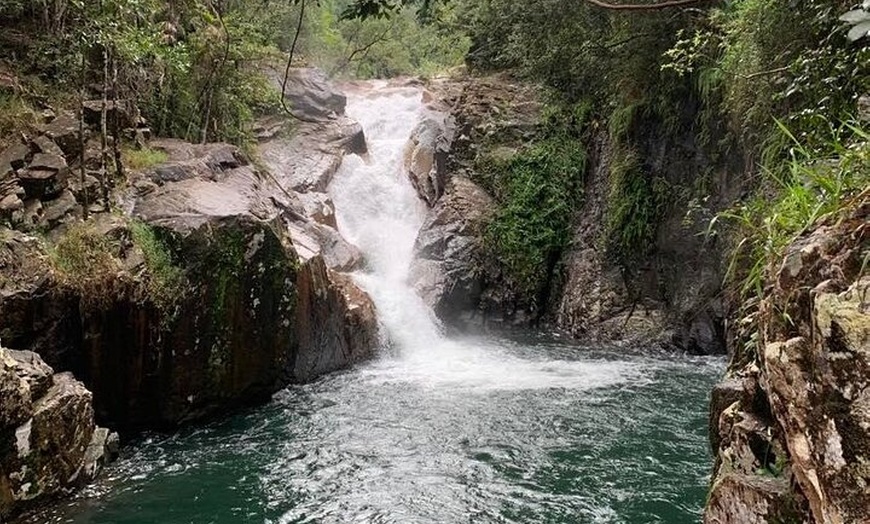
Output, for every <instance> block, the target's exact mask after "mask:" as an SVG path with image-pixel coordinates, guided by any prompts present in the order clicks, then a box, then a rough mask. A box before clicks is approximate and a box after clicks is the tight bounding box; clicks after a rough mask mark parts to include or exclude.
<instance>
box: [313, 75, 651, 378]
mask: <svg viewBox="0 0 870 524" xmlns="http://www.w3.org/2000/svg"><path fill="white" fill-rule="evenodd" d="M422 111H423V103H422V93H421V91H420V90H418V89H416V88H389V87H386V85H385V84H384V83H380V84H378V83H372V84H371V85H370V87H369V88H367V89H366V88H363V89H361V90H359V91H358V92H356V93H352V94H350V95H349V97H348V105H347V113H348V115H349V116H351V117H352V118H355V119H356V120H357V121H359V122H360V123H361V124H362V126H363V129H364V130H365V133H366V139H367V142H368V146H369V155H368V158H367V159H366V160H363V159H361V158H359V157H356V156H352V157H348V158H346V159H345V160H344V162H343V164H342V166H341V168H340V169H339V171H338V173H336V175H335V177H334V179H333V182H332V184H331V185H330V188H329V192H330V195H331V197H332V199H333V202H334V203H335V209H336V219H337V221H338V228H339V231H341V233H342V234H343V235H344V237H345V238H346V239H347V240H348V241H350V242H351V243H353V244H355V245H356V246H357V247H359V248H360V250H361V251H362V252H363V254H364V255H365V257H366V260H367V262H368V269H367V270H366V271H364V272H359V273H357V274H355V275H354V277H355V279H356V281H357V283H358V284H359V285H360V286H361V287H362V288H363V289H365V290H366V291H367V292H368V293H369V295H370V296H371V297H372V300H373V301H374V303H375V306H376V308H377V311H378V316H379V319H380V321H381V323H382V325H383V326H384V328H385V330H386V334H387V336H388V338H389V340H390V341H391V344H392V346H393V347H394V348H395V349H396V354H395V355H392V356H391V357H390V358H385V359H382V360H381V361H379V362H377V363H376V364H375V365H373V366H370V367H368V368H365V369H363V370H361V373H364V374H365V375H366V376H367V378H368V379H369V380H371V381H373V382H383V381H386V382H392V381H407V382H415V383H419V384H421V385H424V386H433V387H434V386H449V387H451V388H460V389H462V390H485V391H489V390H518V389H542V388H556V387H561V388H579V389H587V388H593V387H601V386H608V385H612V384H616V383H619V382H623V381H626V380H630V379H637V378H638V377H639V376H640V375H641V373H640V367H641V366H640V365H639V364H637V363H628V362H614V361H601V360H585V361H584V360H579V361H575V360H546V359H542V360H537V359H529V358H528V357H527V356H522V357H520V356H517V355H515V354H512V353H511V352H510V351H508V349H507V348H506V347H504V346H503V345H501V344H499V343H497V342H492V341H480V340H475V341H473V342H472V341H463V340H451V339H449V338H447V337H445V336H444V335H443V334H442V332H441V329H440V328H439V325H438V322H437V320H436V319H435V318H434V315H433V313H432V311H431V310H430V309H429V308H428V307H427V306H426V304H425V303H424V302H423V300H422V299H421V298H420V297H419V296H418V295H417V294H416V292H415V291H414V289H413V287H412V286H411V284H410V283H409V282H408V273H409V268H410V265H411V262H412V257H413V248H414V241H415V239H416V237H417V233H418V231H419V230H420V227H421V225H422V224H423V221H424V219H425V214H426V207H425V205H424V204H423V203H422V201H421V200H420V198H419V197H418V196H417V193H416V191H415V190H414V188H413V186H412V185H411V183H410V181H409V180H408V177H407V176H406V175H405V173H404V172H403V166H402V157H403V149H404V146H405V144H406V143H407V141H408V138H409V137H410V135H411V132H412V130H413V129H414V126H415V125H416V124H417V123H418V122H419V121H420V118H421V115H422Z"/></svg>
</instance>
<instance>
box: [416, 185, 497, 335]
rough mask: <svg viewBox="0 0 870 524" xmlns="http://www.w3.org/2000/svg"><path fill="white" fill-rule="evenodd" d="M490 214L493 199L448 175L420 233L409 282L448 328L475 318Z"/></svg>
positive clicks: (475, 186)
mask: <svg viewBox="0 0 870 524" xmlns="http://www.w3.org/2000/svg"><path fill="white" fill-rule="evenodd" d="M493 209H494V204H493V201H492V198H491V197H490V196H489V195H488V194H487V193H486V191H484V190H483V189H482V188H481V187H480V186H478V185H477V184H475V183H474V182H472V181H471V180H469V179H468V178H465V177H463V176H453V177H451V178H450V179H449V181H448V182H447V189H446V192H445V194H444V196H443V197H442V198H441V199H440V200H439V201H438V203H437V204H435V207H434V208H433V209H432V211H430V212H429V214H428V216H427V217H426V221H425V222H424V223H423V226H422V227H421V228H420V233H419V234H418V236H417V240H416V242H415V245H414V261H413V263H412V265H411V272H410V280H411V282H412V283H413V284H414V286H415V288H416V290H417V292H418V294H419V295H420V296H421V297H423V299H424V300H425V301H426V303H427V304H429V306H430V307H432V309H433V310H434V312H435V314H436V315H437V316H438V317H439V318H440V319H441V320H442V321H445V322H447V323H448V324H452V325H457V324H467V323H468V322H469V321H470V320H472V319H470V318H466V319H461V318H460V317H461V316H463V315H465V316H468V315H476V314H478V313H477V312H478V306H479V304H480V301H481V295H482V293H483V291H484V284H485V277H484V274H483V260H484V256H485V253H484V249H483V246H482V236H483V228H484V227H485V225H486V222H487V220H488V218H489V216H490V215H491V213H492V212H493ZM463 320H464V321H463Z"/></svg>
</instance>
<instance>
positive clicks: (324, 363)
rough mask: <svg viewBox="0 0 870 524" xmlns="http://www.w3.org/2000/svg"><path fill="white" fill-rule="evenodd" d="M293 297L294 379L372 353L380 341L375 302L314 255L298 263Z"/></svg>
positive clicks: (354, 361)
mask: <svg viewBox="0 0 870 524" xmlns="http://www.w3.org/2000/svg"><path fill="white" fill-rule="evenodd" d="M297 300H298V302H297V314H296V334H297V337H298V349H297V351H296V352H295V354H294V356H295V358H294V359H293V362H292V376H293V377H294V378H295V379H296V380H300V381H308V380H311V379H313V378H316V377H318V376H320V375H322V374H324V373H328V372H330V371H335V370H337V369H341V368H343V367H346V366H347V365H349V364H353V363H357V362H360V361H362V360H366V359H368V358H370V357H372V356H373V355H374V352H375V350H376V349H377V347H378V344H379V339H378V322H377V317H376V315H375V307H374V304H373V303H372V301H371V298H369V296H368V295H367V294H365V293H364V292H363V291H362V290H361V289H359V288H358V287H357V286H356V284H354V283H353V281H352V280H351V279H350V277H348V276H347V275H341V274H339V273H336V272H334V271H332V270H330V269H328V268H327V267H326V264H325V263H324V262H323V259H322V258H320V257H314V258H312V259H311V260H309V261H308V262H306V263H305V264H304V265H303V266H302V267H301V268H300V271H299V278H298V279H297Z"/></svg>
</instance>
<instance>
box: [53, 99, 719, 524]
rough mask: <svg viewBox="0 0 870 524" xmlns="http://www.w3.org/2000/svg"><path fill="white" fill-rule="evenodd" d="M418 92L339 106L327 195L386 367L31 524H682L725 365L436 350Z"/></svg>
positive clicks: (697, 498) (440, 343) (117, 479)
mask: <svg viewBox="0 0 870 524" xmlns="http://www.w3.org/2000/svg"><path fill="white" fill-rule="evenodd" d="M421 107H422V106H421V93H420V92H419V91H418V90H416V89H413V88H390V87H387V86H386V85H385V84H375V85H373V87H371V88H370V89H364V90H360V91H359V93H357V94H355V95H354V96H352V98H351V100H350V104H349V107H348V112H349V114H350V115H351V116H353V117H355V118H357V119H358V120H359V121H360V122H361V123H362V124H363V126H364V128H365V130H366V134H367V137H368V141H369V147H370V155H369V158H368V159H366V160H363V159H360V158H356V157H353V158H348V159H346V160H345V162H344V164H343V166H342V168H341V170H340V171H339V172H338V173H337V175H336V177H335V180H334V182H333V184H332V186H331V188H330V193H331V196H332V198H333V200H334V202H335V204H336V212H337V219H338V224H339V229H340V230H341V231H342V233H343V234H344V236H345V237H346V238H347V239H348V240H350V241H351V242H353V243H355V244H356V245H358V246H359V247H360V248H361V249H362V251H363V252H364V253H365V255H366V258H367V260H368V263H369V267H368V269H367V270H366V271H365V272H362V273H360V274H357V275H355V277H356V279H357V281H358V283H359V284H360V285H361V286H362V287H364V288H365V289H366V290H367V291H368V292H369V293H370V294H371V296H372V297H373V300H374V301H375V304H376V305H377V308H378V312H379V318H380V321H381V322H382V324H383V330H384V332H385V334H386V335H387V336H388V337H389V340H390V350H389V351H385V354H384V356H383V357H382V358H381V359H379V360H377V361H375V362H373V363H370V364H368V365H365V366H361V367H359V368H357V369H354V370H352V371H348V372H345V373H338V374H334V375H331V376H328V377H325V378H323V379H321V380H319V381H317V382H315V383H313V384H309V385H304V386H294V387H291V388H288V389H287V390H285V391H283V392H281V393H279V394H278V395H276V397H275V399H274V401H273V402H272V403H271V404H269V405H267V406H264V407H261V408H258V409H255V410H252V411H250V412H247V413H243V414H239V415H237V416H235V417H232V418H229V419H227V420H224V421H221V422H217V423H213V424H210V425H206V426H205V427H200V428H196V429H187V430H183V431H181V432H179V433H177V434H174V435H171V436H152V437H150V438H147V439H145V440H142V441H140V442H138V443H136V444H134V445H132V446H130V447H128V448H127V449H126V450H125V453H124V456H123V458H122V459H121V460H120V461H119V462H118V463H116V464H114V465H113V466H111V467H110V468H109V470H108V472H107V474H106V475H105V478H104V480H103V481H101V482H100V483H99V484H97V485H96V486H94V487H92V488H89V489H88V490H87V491H85V492H84V493H83V494H82V495H80V496H79V497H78V498H77V499H76V500H74V501H73V502H72V503H71V504H69V506H68V507H67V508H63V509H62V510H61V511H60V512H56V513H54V514H51V515H47V516H46V515H43V516H41V517H40V518H41V519H47V520H49V521H51V522H74V523H100V524H103V523H105V524H108V523H113V524H125V523H129V524H132V523H136V524H140V523H141V524H144V523H215V524H224V523H226V524H230V523H247V522H252V523H269V524H278V523H280V524H285V523H287V524H289V523H336V524H338V523H397V524H399V523H402V524H404V523H444V524H452V523H632V524H635V523H636V524H646V523H654V522H661V523H668V524H679V523H691V522H698V521H699V515H700V509H701V506H702V505H703V502H704V496H705V493H706V484H707V475H708V470H709V467H710V457H709V455H708V452H707V435H706V433H707V432H706V409H707V394H708V392H709V391H710V388H711V387H712V385H713V383H714V382H715V380H716V378H717V377H718V376H719V375H720V373H721V371H722V366H723V363H722V362H721V360H718V359H705V358H690V357H675V356H661V357H656V356H650V355H644V354H642V353H632V352H628V351H626V350H615V349H613V350H609V349H606V348H595V349H593V348H577V347H573V346H571V345H567V344H561V343H558V342H553V341H552V340H550V341H541V340H535V339H531V338H530V339H529V340H525V341H508V340H500V339H480V338H476V339H472V338H469V339H448V338H445V337H444V336H443V335H442V334H441V331H440V329H439V326H438V324H437V322H436V321H435V320H434V319H433V318H432V315H431V312H430V311H429V310H428V308H427V307H426V306H425V304H423V302H422V301H421V300H420V299H419V298H418V297H417V296H416V294H415V293H414V291H413V289H411V288H410V287H409V285H408V282H407V274H408V266H409V264H410V262H411V257H412V251H413V243H414V238H415V236H416V234H417V230H418V229H419V227H420V225H421V224H422V221H423V217H424V214H425V208H424V207H422V205H421V203H420V202H419V200H418V199H417V197H416V194H415V192H414V190H413V188H412V187H411V185H410V183H409V182H408V181H407V179H406V177H404V176H403V175H402V172H401V155H402V148H403V146H404V144H405V142H406V140H407V138H408V136H409V134H410V132H411V130H412V129H413V127H414V125H415V124H416V122H417V121H418V118H419V116H420V111H421Z"/></svg>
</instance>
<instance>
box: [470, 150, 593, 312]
mask: <svg viewBox="0 0 870 524" xmlns="http://www.w3.org/2000/svg"><path fill="white" fill-rule="evenodd" d="M585 168H586V153H585V149H584V147H583V144H582V142H579V141H577V140H575V139H573V138H572V137H566V136H557V137H549V138H546V139H544V140H542V141H540V142H538V143H536V144H534V145H532V146H530V147H528V148H527V149H525V150H523V151H521V152H519V153H518V154H516V155H514V156H511V157H509V158H507V159H503V160H500V161H493V162H492V163H490V164H489V166H487V169H489V170H490V176H491V178H492V180H493V181H494V190H495V191H494V193H495V195H496V199H497V201H498V203H499V208H498V210H497V212H496V214H495V217H494V218H493V219H492V222H490V224H489V227H488V229H487V231H486V241H487V242H488V244H489V245H490V246H491V249H492V250H493V252H494V253H495V254H496V255H497V256H498V259H499V260H500V261H501V262H502V264H503V265H504V266H505V269H506V274H507V276H508V278H509V279H510V280H511V282H512V283H514V284H515V285H516V286H518V291H519V292H520V293H522V294H523V295H524V296H527V297H532V298H534V299H536V298H537V297H538V295H540V294H541V293H542V292H544V291H545V286H546V285H547V283H548V282H549V279H550V275H551V273H552V270H553V268H554V266H555V265H556V263H557V262H558V260H559V257H560V255H561V254H562V252H563V250H564V249H565V247H566V246H567V245H568V243H569V242H570V239H571V231H572V229H571V218H572V216H573V212H574V210H575V209H576V207H577V204H578V202H579V197H580V194H581V188H582V182H583V174H584V171H585Z"/></svg>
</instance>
